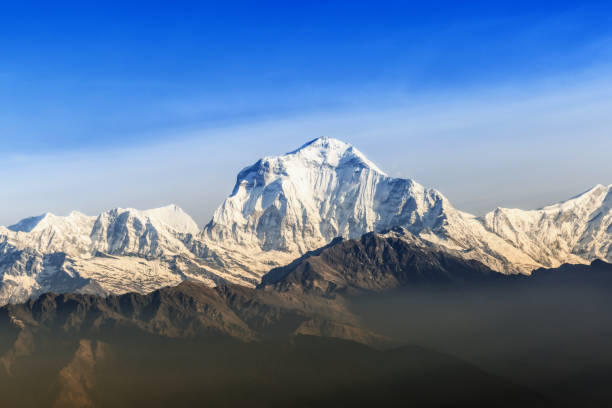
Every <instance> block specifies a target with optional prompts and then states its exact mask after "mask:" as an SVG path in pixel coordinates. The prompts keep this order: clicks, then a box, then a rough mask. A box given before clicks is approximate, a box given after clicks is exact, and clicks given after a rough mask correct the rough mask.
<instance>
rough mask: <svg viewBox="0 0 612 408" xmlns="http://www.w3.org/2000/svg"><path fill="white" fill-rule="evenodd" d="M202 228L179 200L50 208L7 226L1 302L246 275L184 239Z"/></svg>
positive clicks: (0, 249) (0, 241) (1, 246)
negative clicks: (215, 266)
mask: <svg viewBox="0 0 612 408" xmlns="http://www.w3.org/2000/svg"><path fill="white" fill-rule="evenodd" d="M198 231H199V230H198V227H197V225H196V223H195V222H194V221H193V219H191V217H189V215H187V214H186V213H185V212H184V211H183V210H181V209H180V208H179V207H177V206H167V207H162V208H158V209H153V210H147V211H138V210H134V209H114V210H110V211H107V212H104V213H102V214H100V215H99V216H98V217H88V216H85V215H83V214H81V213H78V212H72V213H71V214H70V215H68V216H66V217H59V216H55V215H53V214H43V215H41V216H38V217H31V218H27V219H25V220H22V221H20V222H19V223H17V224H15V225H12V226H10V227H8V228H7V227H0V304H5V303H7V302H11V303H14V302H22V301H24V300H26V299H27V298H29V297H31V296H35V295H37V294H39V293H43V292H47V291H55V292H74V291H79V292H90V293H100V294H105V293H125V292H128V291H136V292H141V293H147V292H151V291H153V290H156V289H158V288H160V287H163V286H171V285H176V284H178V283H180V282H181V281H183V280H185V279H187V278H189V279H195V280H199V281H202V282H204V283H207V284H209V285H211V286H214V285H215V284H216V282H218V281H219V280H223V281H229V282H237V283H242V280H240V279H239V278H236V277H234V276H232V275H227V276H225V275H226V274H225V273H224V272H223V271H216V272H214V273H213V272H212V271H211V270H210V268H209V267H207V266H206V265H202V264H201V261H199V260H197V259H196V257H195V255H194V254H193V253H192V252H191V251H190V250H189V248H187V247H186V246H185V245H184V244H183V241H182V239H184V238H185V237H189V236H191V234H197V233H198Z"/></svg>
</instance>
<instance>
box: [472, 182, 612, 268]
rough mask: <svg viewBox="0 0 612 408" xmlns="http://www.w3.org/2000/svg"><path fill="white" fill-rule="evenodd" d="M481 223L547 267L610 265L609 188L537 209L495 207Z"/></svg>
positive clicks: (611, 200)
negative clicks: (601, 262) (597, 261)
mask: <svg viewBox="0 0 612 408" xmlns="http://www.w3.org/2000/svg"><path fill="white" fill-rule="evenodd" d="M483 222H484V225H485V226H486V228H487V229H489V230H490V231H493V232H495V233H496V234H497V235H499V236H501V237H502V238H504V239H505V240H507V241H508V242H510V243H512V245H513V246H515V247H517V248H519V249H520V250H521V251H523V252H525V253H526V254H528V255H529V256H531V257H532V258H533V259H535V260H537V261H538V262H539V263H541V264H542V265H544V266H546V267H557V266H559V265H561V264H562V263H588V262H590V261H592V260H594V259H604V260H607V261H609V262H612V185H609V186H607V187H606V186H603V185H597V186H595V187H593V188H592V189H590V190H588V191H586V192H584V193H582V194H580V195H578V196H576V197H574V198H571V199H569V200H567V201H563V202H561V203H559V204H554V205H551V206H548V207H544V208H541V209H539V210H531V211H525V210H518V209H507V208H497V209H495V210H494V211H492V212H490V213H488V214H486V215H485V216H484V219H483Z"/></svg>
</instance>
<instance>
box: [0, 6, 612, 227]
mask: <svg viewBox="0 0 612 408" xmlns="http://www.w3.org/2000/svg"><path fill="white" fill-rule="evenodd" d="M489 3H490V4H489V5H485V4H484V2H462V1H453V2H441V1H438V2H436V1H432V2H418V3H417V2H384V1H376V2H368V1H356V2H347V1H304V2H297V1H291V2H287V1H285V2H265V1H262V2H254V1H251V2H232V1H223V2H181V1H172V2H155V1H149V2H112V1H106V2H93V1H91V2H86V1H85V2H83V1H81V2H61V1H59V2H38V3H35V2H27V1H23V2H14V3H13V4H10V3H9V2H2V4H1V5H0V50H1V54H0V61H1V63H0V155H1V157H2V158H3V159H2V160H1V161H0V178H1V180H2V198H3V199H2V200H0V224H10V223H13V222H14V221H16V220H17V219H19V218H22V217H25V216H28V215H33V214H39V213H42V212H44V211H52V212H55V213H57V214H66V213H68V212H69V211H70V210H72V209H78V210H81V211H84V212H86V213H90V214H95V213H97V212H99V211H102V210H105V209H108V208H111V207H116V206H122V207H127V206H133V207H140V208H144V207H153V206H158V205H164V204H168V203H170V202H173V203H176V204H179V205H181V206H182V207H183V208H185V209H186V210H187V211H188V212H189V213H190V214H192V215H193V216H194V218H196V220H197V221H198V222H199V223H200V224H203V223H205V222H206V221H207V219H208V218H209V217H210V215H211V213H212V211H213V209H214V208H215V207H216V206H217V205H218V204H219V203H220V201H221V200H222V199H223V197H224V196H225V195H226V194H228V193H229V192H230V191H231V189H232V187H233V183H234V180H235V175H236V173H237V172H238V170H240V168H242V167H244V166H246V165H248V164H250V163H251V162H254V161H255V160H256V159H257V158H259V157H260V156H263V155H272V154H278V153H282V152H285V151H289V150H292V149H294V148H295V147H297V146H299V145H301V144H302V143H304V142H305V141H307V140H310V139H312V138H314V137H317V136H321V135H327V136H332V137H338V138H340V139H344V140H346V141H348V142H351V143H353V144H355V145H356V146H357V147H358V148H360V150H362V151H363V152H364V153H365V154H366V155H367V156H369V157H370V158H371V159H372V160H373V161H374V162H376V163H377V164H378V165H379V167H381V168H383V169H385V170H386V171H387V172H388V173H389V174H391V175H394V176H401V177H411V178H414V179H416V180H417V181H419V182H421V183H422V184H425V185H428V186H432V187H436V188H437V189H439V190H440V191H442V192H443V193H444V194H445V195H447V197H448V198H449V199H450V200H451V201H452V202H453V203H454V204H455V206H456V207H458V208H460V209H464V210H467V211H471V212H475V213H479V214H480V213H483V212H485V211H487V210H489V209H492V208H494V207H495V206H497V205H500V206H507V207H523V208H531V207H538V206H541V205H545V204H548V203H552V202H554V201H558V200H561V199H564V198H568V197H569V196H571V195H573V194H576V193H579V192H580V191H582V190H586V189H587V188H589V187H591V186H592V185H594V184H596V183H603V184H610V183H612V160H610V157H611V154H610V152H612V135H611V130H612V76H611V74H612V65H611V63H612V5H609V4H608V2H564V1H557V2H534V1H529V2H527V1H525V2H522V1H512V2H499V1H495V2H489Z"/></svg>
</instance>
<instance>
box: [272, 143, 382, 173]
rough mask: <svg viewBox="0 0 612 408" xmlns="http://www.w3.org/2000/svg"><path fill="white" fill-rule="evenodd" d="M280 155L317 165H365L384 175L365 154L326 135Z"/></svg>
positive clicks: (290, 159)
mask: <svg viewBox="0 0 612 408" xmlns="http://www.w3.org/2000/svg"><path fill="white" fill-rule="evenodd" d="M281 157H282V158H283V159H284V161H286V162H289V161H294V160H296V161H297V160H299V161H301V162H307V163H312V164H316V165H319V166H331V167H341V166H351V167H367V168H369V169H371V170H374V171H376V172H378V173H380V174H382V175H386V174H385V172H383V171H382V170H381V169H380V168H378V166H376V165H375V164H374V163H372V162H371V161H370V160H368V159H367V158H366V157H365V155H364V154H363V153H361V152H360V151H359V150H357V148H355V147H354V146H352V145H350V144H348V143H346V142H343V141H341V140H338V139H334V138H331V137H327V136H323V137H319V138H316V139H313V140H311V141H310V142H308V143H306V144H304V145H302V146H301V147H300V148H298V149H296V150H294V151H291V152H289V153H287V154H285V155H284V156H281Z"/></svg>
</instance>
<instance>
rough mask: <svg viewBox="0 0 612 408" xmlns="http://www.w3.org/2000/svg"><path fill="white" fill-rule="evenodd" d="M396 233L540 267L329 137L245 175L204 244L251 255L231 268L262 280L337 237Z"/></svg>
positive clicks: (508, 264) (522, 267) (227, 254)
mask: <svg viewBox="0 0 612 408" xmlns="http://www.w3.org/2000/svg"><path fill="white" fill-rule="evenodd" d="M396 226H401V227H404V228H406V229H407V230H409V231H410V232H412V233H413V234H416V235H418V236H420V237H422V238H424V239H426V240H428V241H430V242H433V243H436V244H439V245H442V246H444V247H447V248H449V249H453V250H458V251H461V252H462V253H463V254H464V256H466V257H468V258H474V259H478V260H481V261H483V262H484V263H485V264H487V265H490V266H492V267H493V268H494V269H496V270H499V271H503V272H528V271H529V270H531V269H533V268H534V267H539V266H540V265H539V264H538V263H537V262H536V261H534V260H533V259H531V258H530V257H529V256H526V255H525V254H524V253H522V252H521V251H520V250H517V249H516V248H515V247H513V246H512V245H510V244H509V243H507V242H506V241H504V240H503V239H501V238H500V237H498V236H496V235H495V234H493V233H491V232H490V231H487V230H486V229H485V228H483V227H482V225H481V224H480V222H479V221H477V220H475V218H474V217H473V216H470V215H468V214H464V213H461V212H460V211H457V210H456V209H455V208H454V207H453V206H452V205H451V204H450V202H449V201H448V200H447V199H446V198H445V197H444V196H443V195H442V194H440V193H439V192H438V191H436V190H434V189H430V188H425V187H423V186H421V185H420V184H418V183H416V182H414V181H413V180H410V179H401V178H392V177H389V176H387V175H386V174H385V173H384V172H382V171H381V170H380V169H379V168H378V167H376V166H375V165H374V164H373V163H371V162H370V161H369V160H368V159H366V158H365V156H364V155H363V154H362V153H361V152H359V151H358V150H357V149H355V148H354V147H353V146H351V145H349V144H347V143H344V142H341V141H339V140H336V139H331V138H325V137H323V138H319V139H315V140H313V141H311V142H309V143H307V144H305V145H304V146H302V147H301V148H300V149H298V150H295V151H293V152H290V153H287V154H285V155H282V156H278V157H266V158H263V159H261V160H259V161H258V162H257V163H255V164H254V165H252V166H250V167H247V168H245V169H244V170H242V171H241V172H240V173H239V175H238V179H237V181H236V185H235V187H234V190H233V192H232V194H231V195H230V196H229V197H228V198H227V199H226V200H225V201H224V202H223V204H222V205H221V206H220V207H219V209H217V211H216V212H215V214H214V216H213V219H212V221H211V222H210V223H209V224H208V225H207V226H206V227H205V228H204V231H203V233H202V234H201V237H202V239H203V241H204V242H205V244H204V245H205V247H206V248H207V249H209V250H210V251H211V252H212V253H214V254H216V255H217V257H218V258H222V259H224V260H226V261H227V260H230V259H232V258H236V257H237V254H248V257H244V256H243V258H248V259H250V260H251V261H250V263H248V264H247V265H245V263H244V259H242V260H237V261H236V262H234V263H232V262H229V263H226V264H224V266H225V267H226V268H230V269H231V268H234V267H235V268H238V269H240V268H242V269H245V268H246V269H247V270H249V271H250V272H251V273H252V274H253V275H254V276H257V277H260V276H261V274H262V273H264V272H265V271H266V269H269V268H270V267H271V266H278V265H282V264H284V263H287V262H288V261H290V260H291V259H294V258H296V257H297V256H300V255H302V254H304V253H305V252H306V251H309V250H312V249H315V248H318V247H320V246H323V245H325V244H326V243H328V242H330V241H331V240H332V239H333V238H334V237H337V236H343V237H347V238H356V237H359V236H361V235H363V234H364V233H367V232H369V231H384V230H388V229H390V228H393V227H396Z"/></svg>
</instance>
